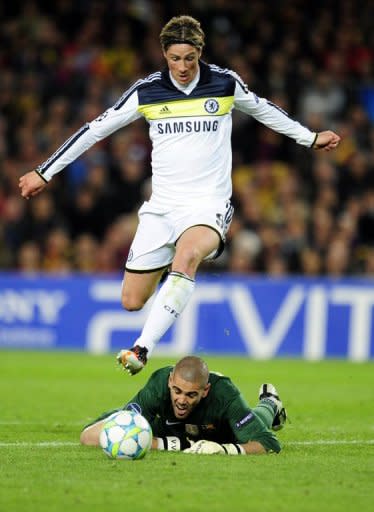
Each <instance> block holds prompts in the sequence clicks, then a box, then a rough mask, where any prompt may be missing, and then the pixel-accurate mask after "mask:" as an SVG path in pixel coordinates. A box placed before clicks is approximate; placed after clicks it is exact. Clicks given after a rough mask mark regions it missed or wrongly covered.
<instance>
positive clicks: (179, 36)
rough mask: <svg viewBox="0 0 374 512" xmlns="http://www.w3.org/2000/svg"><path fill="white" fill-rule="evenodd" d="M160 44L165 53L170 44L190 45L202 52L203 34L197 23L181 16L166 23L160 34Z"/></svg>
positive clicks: (190, 17)
mask: <svg viewBox="0 0 374 512" xmlns="http://www.w3.org/2000/svg"><path fill="white" fill-rule="evenodd" d="M160 43H161V47H162V49H163V50H164V51H165V52H166V51H167V49H168V48H169V46H171V45H172V44H190V45H192V46H195V48H197V49H199V50H202V49H203V47H204V44H205V34H204V31H203V29H202V28H201V25H200V22H199V21H197V20H196V19H195V18H193V17H192V16H187V15H185V14H183V15H181V16H174V18H171V20H170V21H168V22H167V23H166V25H165V26H164V27H163V29H162V30H161V33H160Z"/></svg>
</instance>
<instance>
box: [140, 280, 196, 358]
mask: <svg viewBox="0 0 374 512" xmlns="http://www.w3.org/2000/svg"><path fill="white" fill-rule="evenodd" d="M194 288H195V281H194V280H193V279H191V278H190V277H189V276H188V275H187V274H183V273H182V272H174V271H173V272H170V274H169V275H168V277H167V279H166V281H165V282H164V284H163V285H162V286H161V288H160V289H159V291H158V293H157V295H156V298H155V300H154V301H153V304H152V306H151V310H150V312H149V315H148V317H147V320H146V322H145V324H144V327H143V330H142V333H141V335H140V337H139V338H138V339H137V340H136V342H135V343H134V345H139V346H140V347H146V348H147V349H148V355H150V353H151V352H152V350H153V349H154V347H155V345H156V343H157V342H158V341H159V339H160V338H161V337H162V336H163V335H164V334H165V332H166V331H167V330H168V329H169V327H171V325H172V324H173V323H174V322H175V320H176V319H177V318H178V317H179V315H180V314H181V313H182V311H183V310H184V308H185V306H186V304H187V302H188V300H189V298H190V297H191V295H192V292H193V290H194Z"/></svg>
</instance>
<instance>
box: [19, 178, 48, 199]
mask: <svg viewBox="0 0 374 512" xmlns="http://www.w3.org/2000/svg"><path fill="white" fill-rule="evenodd" d="M18 186H19V188H20V190H21V196H22V197H24V198H25V199H30V197H32V196H35V195H36V194H39V192H41V191H42V190H43V189H44V188H45V187H46V186H47V182H46V181H44V180H43V178H42V177H41V176H40V175H39V174H38V173H37V172H35V171H30V172H27V173H26V174H24V175H23V176H21V177H20V179H19V183H18Z"/></svg>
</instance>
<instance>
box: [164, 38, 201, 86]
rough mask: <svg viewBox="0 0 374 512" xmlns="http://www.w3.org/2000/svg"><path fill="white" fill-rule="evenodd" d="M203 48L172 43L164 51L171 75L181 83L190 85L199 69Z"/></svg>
mask: <svg viewBox="0 0 374 512" xmlns="http://www.w3.org/2000/svg"><path fill="white" fill-rule="evenodd" d="M200 55H201V50H198V49H197V48H195V46H192V45H190V44H172V45H171V46H169V48H168V49H167V50H166V52H164V57H165V59H166V62H167V64H168V68H169V70H170V73H171V76H172V77H173V78H174V80H176V81H177V82H178V83H179V84H180V85H188V84H189V83H190V82H191V81H192V80H193V79H194V78H195V76H196V74H197V72H198V70H199V58H200Z"/></svg>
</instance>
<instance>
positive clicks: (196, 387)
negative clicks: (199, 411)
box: [169, 374, 210, 420]
mask: <svg viewBox="0 0 374 512" xmlns="http://www.w3.org/2000/svg"><path fill="white" fill-rule="evenodd" d="M209 388H210V384H207V385H206V386H203V387H201V384H200V383H197V382H188V381H187V380H184V379H182V378H181V377H179V376H178V374H177V375H174V374H171V375H170V377H169V389H170V398H171V404H172V406H173V412H174V416H175V417H176V418H178V419H181V420H182V419H184V418H187V416H189V414H191V412H192V411H193V410H194V408H195V407H196V406H197V404H198V403H199V402H200V400H201V399H202V398H205V397H206V396H207V394H208V393H209Z"/></svg>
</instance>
